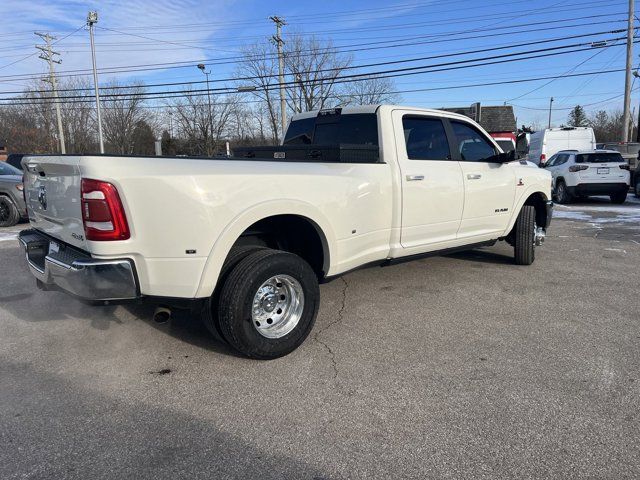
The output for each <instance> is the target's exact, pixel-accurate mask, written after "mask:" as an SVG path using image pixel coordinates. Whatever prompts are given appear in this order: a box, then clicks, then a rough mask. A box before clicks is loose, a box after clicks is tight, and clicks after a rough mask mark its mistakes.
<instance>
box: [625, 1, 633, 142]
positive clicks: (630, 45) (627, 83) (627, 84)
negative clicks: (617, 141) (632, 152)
mask: <svg viewBox="0 0 640 480" xmlns="http://www.w3.org/2000/svg"><path fill="white" fill-rule="evenodd" d="M633 3H634V2H633V0H629V18H628V21H627V65H626V69H625V77H624V108H623V113H622V141H623V142H627V141H629V123H630V119H631V112H630V111H631V74H632V73H631V64H632V62H633V12H634V11H635V10H634V6H633Z"/></svg>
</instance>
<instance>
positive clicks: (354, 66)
mask: <svg viewBox="0 0 640 480" xmlns="http://www.w3.org/2000/svg"><path fill="white" fill-rule="evenodd" d="M622 31H624V30H609V31H601V32H591V33H585V34H580V35H568V36H564V37H555V38H551V39H542V40H536V41H531V42H522V43H515V44H513V43H512V44H508V45H502V46H498V47H488V48H483V49H476V50H467V51H463V52H455V53H450V54H440V55H431V56H426V57H414V58H409V59H405V60H394V61H389V62H377V63H369V64H361V65H351V66H347V67H341V68H330V69H320V70H314V72H315V71H318V72H329V71H343V70H353V69H359V68H370V67H377V66H383V65H394V64H402V63H411V62H416V61H424V60H433V59H437V58H447V57H455V56H461V55H470V54H474V53H483V52H490V51H498V50H504V49H507V48H517V47H522V46H530V45H540V44H544V43H553V42H559V41H562V40H569V39H576V38H585V37H590V36H599V35H607V34H614V33H620V32H622ZM620 38H621V37H620ZM620 38H617V39H608V41H615V40H619V39H620ZM573 46H575V45H573ZM567 48H568V47H567ZM190 66H191V67H192V65H190ZM299 73H309V72H299ZM264 77H272V78H275V77H276V75H275V74H273V75H264V76H261V77H260V78H264ZM256 78H258V77H256V76H244V77H231V78H222V79H216V80H214V82H217V83H223V82H232V81H248V80H253V79H256ZM202 83H203V82H202V81H189V82H164V83H156V84H151V85H148V86H149V87H161V86H177V85H197V84H202ZM103 88H105V87H103ZM107 88H111V87H107ZM126 88H127V87H126V86H116V87H113V89H126ZM85 90H89V88H67V89H61V90H60V91H85ZM36 92H38V93H40V92H39V91H36ZM0 93H3V94H18V93H22V92H20V91H5V92H0Z"/></svg>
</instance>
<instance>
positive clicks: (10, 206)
mask: <svg viewBox="0 0 640 480" xmlns="http://www.w3.org/2000/svg"><path fill="white" fill-rule="evenodd" d="M19 221H20V212H19V211H18V208H17V207H16V205H15V203H13V201H12V200H11V199H10V198H9V197H7V196H4V195H0V227H13V226H14V225H15V224H16V223H18V222H19Z"/></svg>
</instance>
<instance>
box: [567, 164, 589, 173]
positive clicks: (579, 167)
mask: <svg viewBox="0 0 640 480" xmlns="http://www.w3.org/2000/svg"><path fill="white" fill-rule="evenodd" d="M587 168H589V166H588V165H571V166H570V167H569V171H570V172H579V171H580V170H586V169H587Z"/></svg>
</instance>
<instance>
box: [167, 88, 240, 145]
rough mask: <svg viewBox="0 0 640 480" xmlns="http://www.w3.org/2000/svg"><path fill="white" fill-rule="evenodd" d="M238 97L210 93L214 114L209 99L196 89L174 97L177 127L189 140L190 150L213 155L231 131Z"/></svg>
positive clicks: (179, 132)
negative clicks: (211, 94)
mask: <svg viewBox="0 0 640 480" xmlns="http://www.w3.org/2000/svg"><path fill="white" fill-rule="evenodd" d="M236 104H237V101H236V100H235V97H231V96H229V97H226V96H225V97H221V96H218V95H214V96H212V97H211V115H209V103H208V99H207V97H206V96H204V95H198V94H196V93H195V92H194V93H191V94H186V95H185V96H183V97H180V98H177V99H175V100H172V102H171V103H170V106H171V107H172V109H173V110H172V111H173V112H174V117H175V127H176V128H177V131H178V134H179V135H182V136H183V137H184V139H185V140H186V141H187V142H188V145H189V150H190V151H189V153H191V154H193V155H207V156H213V155H214V153H215V152H216V150H217V149H218V148H219V147H220V145H221V142H222V139H223V138H224V137H225V136H226V135H227V134H228V129H229V128H230V126H231V124H232V120H233V116H232V114H233V112H234V111H235V108H236Z"/></svg>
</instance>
